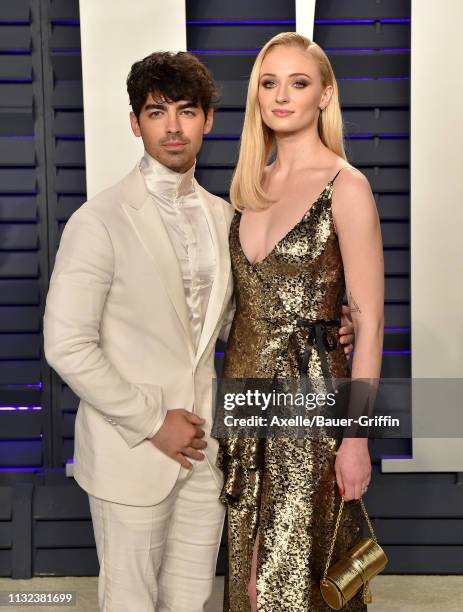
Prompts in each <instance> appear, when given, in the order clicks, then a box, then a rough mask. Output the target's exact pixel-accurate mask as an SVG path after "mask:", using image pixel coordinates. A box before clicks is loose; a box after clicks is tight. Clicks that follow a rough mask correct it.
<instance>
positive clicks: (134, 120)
mask: <svg viewBox="0 0 463 612" xmlns="http://www.w3.org/2000/svg"><path fill="white" fill-rule="evenodd" d="M130 127H131V128H132V132H133V133H134V134H135V136H138V137H140V136H141V130H140V124H139V123H138V119H137V115H136V114H135V113H134V112H133V111H131V113H130Z"/></svg>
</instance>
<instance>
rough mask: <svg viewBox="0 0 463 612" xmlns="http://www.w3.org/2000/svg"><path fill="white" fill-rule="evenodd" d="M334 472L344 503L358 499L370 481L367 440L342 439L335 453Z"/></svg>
mask: <svg viewBox="0 0 463 612" xmlns="http://www.w3.org/2000/svg"><path fill="white" fill-rule="evenodd" d="M334 470H335V472H336V482H337V483H338V487H339V489H340V491H339V492H340V494H341V495H342V496H343V498H344V501H350V500H351V499H360V497H362V495H363V493H364V492H365V487H368V484H369V482H370V479H371V460H370V453H369V452H368V438H344V439H343V441H342V442H341V444H340V446H339V449H338V451H337V452H336V461H335V464H334Z"/></svg>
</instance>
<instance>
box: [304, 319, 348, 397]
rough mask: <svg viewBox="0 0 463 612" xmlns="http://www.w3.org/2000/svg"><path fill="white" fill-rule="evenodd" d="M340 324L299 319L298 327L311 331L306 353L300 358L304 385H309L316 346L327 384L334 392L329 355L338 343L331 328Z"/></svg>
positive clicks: (336, 320)
mask: <svg viewBox="0 0 463 612" xmlns="http://www.w3.org/2000/svg"><path fill="white" fill-rule="evenodd" d="M340 324H341V323H340V321H339V320H338V319H330V320H326V319H317V320H316V321H311V320H310V319H302V318H299V319H298V320H297V327H302V328H306V329H308V330H309V333H308V335H307V340H306V344H305V348H304V352H303V353H302V355H300V356H299V376H300V378H301V382H302V384H306V383H307V370H308V368H309V361H310V355H311V354H312V349H313V347H314V346H316V347H317V349H318V354H319V356H320V362H321V368H322V373H323V378H324V379H325V384H326V386H327V388H328V390H329V391H330V392H333V391H334V389H333V384H332V381H331V373H330V368H329V365H328V356H327V353H329V352H330V351H333V350H334V349H335V348H336V347H337V344H338V343H337V338H335V337H333V335H331V334H330V332H329V328H330V327H335V328H338V327H339V326H340ZM296 329H297V328H296ZM295 332H296V330H294V332H293V334H294V333H295Z"/></svg>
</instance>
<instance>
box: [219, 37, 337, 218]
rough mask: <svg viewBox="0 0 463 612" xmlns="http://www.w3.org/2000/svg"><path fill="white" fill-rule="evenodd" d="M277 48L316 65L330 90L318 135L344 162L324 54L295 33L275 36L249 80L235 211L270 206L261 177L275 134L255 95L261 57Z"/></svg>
mask: <svg viewBox="0 0 463 612" xmlns="http://www.w3.org/2000/svg"><path fill="white" fill-rule="evenodd" d="M279 45H294V46H297V47H300V48H301V49H304V50H305V51H308V52H309V53H310V55H311V56H312V57H313V58H314V59H315V60H316V61H317V63H318V66H319V69H320V74H321V78H322V84H323V87H327V86H328V85H331V86H332V87H333V94H332V96H331V100H330V102H329V104H328V105H327V106H326V108H325V109H324V110H323V112H321V113H320V116H319V119H318V134H319V136H320V139H321V141H322V142H323V144H324V145H325V146H326V147H328V149H330V150H331V151H333V153H336V154H337V155H339V156H340V157H342V158H344V159H346V153H345V151H344V143H343V124H342V115H341V107H340V103H339V93H338V86H337V83H336V78H335V76H334V72H333V69H332V67H331V64H330V61H329V59H328V57H327V55H326V53H325V52H324V51H323V49H322V48H321V47H320V46H319V45H317V43H314V42H312V41H311V40H309V39H308V38H306V37H305V36H302V35H301V34H297V33H296V32H282V33H281V34H277V36H274V37H273V38H272V39H270V40H269V41H268V43H267V44H266V45H264V47H262V49H261V50H260V52H259V54H258V56H257V57H256V60H255V62H254V66H253V68H252V72H251V76H250V79H249V86H248V95H247V99H246V114H245V117H244V126H243V133H242V135H241V144H240V155H239V159H238V164H237V166H236V170H235V173H234V175H233V180H232V184H231V188H230V197H231V201H232V204H233V206H234V207H235V208H236V209H237V210H244V209H245V208H249V209H252V210H261V209H264V208H268V206H270V204H271V203H272V201H271V199H270V198H269V197H268V195H267V194H266V192H265V191H264V190H263V188H262V178H263V173H264V168H265V166H266V165H267V163H268V161H269V158H270V156H271V154H272V151H273V148H274V144H275V135H274V132H273V130H271V129H270V128H268V127H267V126H266V125H265V123H264V122H263V121H262V115H261V112H260V106H259V100H258V92H259V75H260V70H261V66H262V62H263V60H264V57H265V56H266V55H267V53H268V52H269V51H270V49H272V48H273V47H276V46H279Z"/></svg>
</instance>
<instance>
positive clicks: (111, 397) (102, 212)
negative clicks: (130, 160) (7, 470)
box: [44, 166, 233, 506]
mask: <svg viewBox="0 0 463 612" xmlns="http://www.w3.org/2000/svg"><path fill="white" fill-rule="evenodd" d="M195 189H197V190H200V195H201V197H200V201H201V203H202V205H203V208H204V212H205V214H206V217H207V220H208V223H209V227H210V230H211V235H212V239H213V243H214V249H215V255H216V261H217V270H216V276H215V281H214V284H213V287H212V291H211V295H210V299H209V304H208V309H207V312H206V317H205V321H204V325H203V330H202V334H201V337H200V340H199V346H198V350H197V351H196V352H195V350H194V348H193V341H192V337H191V331H190V323H189V319H188V312H187V306H186V301H185V294H184V288H183V281H182V277H181V272H180V268H179V264H178V260H177V258H176V255H175V252H174V249H173V247H172V243H171V242H170V239H169V237H168V234H167V232H166V229H165V226H164V224H163V222H162V219H161V217H160V215H159V212H158V210H157V208H156V206H155V204H154V202H153V200H152V198H151V196H150V194H149V193H148V191H147V189H146V186H145V182H144V179H143V177H142V175H141V173H140V170H139V169H138V166H137V167H135V169H134V170H133V171H132V172H131V173H130V174H129V175H128V176H127V177H126V178H124V179H123V180H122V181H121V182H120V183H118V184H116V185H115V186H113V187H111V188H110V189H107V190H106V191H104V192H102V193H101V194H99V195H97V196H96V197H95V198H93V199H91V200H89V201H88V202H86V203H85V204H83V205H82V206H81V207H80V208H79V209H78V210H77V211H76V212H75V213H74V214H73V215H72V216H71V218H70V219H69V221H68V223H67V224H66V227H65V228H64V231H63V234H62V237H61V242H60V246H59V250H58V252H57V255H56V261H55V267H54V270H53V274H52V277H51V280H50V288H49V292H48V295H47V300H46V308H45V315H44V349H45V357H46V359H47V361H48V363H49V364H50V365H51V367H53V369H54V370H56V372H57V373H58V374H59V375H60V376H61V378H62V379H63V380H64V381H65V382H66V383H67V384H68V385H69V387H70V388H71V389H72V390H73V391H74V392H75V393H76V394H77V395H78V397H79V398H80V403H79V408H78V412H77V417H76V423H75V451H74V477H75V479H76V480H77V482H78V483H79V484H80V485H81V487H82V488H83V489H85V490H86V491H87V492H88V493H90V494H91V495H94V496H97V497H100V498H102V499H106V500H110V501H114V502H118V503H123V504H128V505H141V506H145V505H146V506H147V505H152V504H156V503H158V502H160V501H161V500H162V499H164V498H165V497H166V496H167V495H168V494H169V492H170V491H171V489H172V487H173V486H174V484H175V481H176V478H177V475H178V472H179V469H180V464H179V463H177V462H176V461H174V460H173V459H170V458H169V457H167V456H166V455H165V454H164V453H162V452H161V451H160V450H158V449H157V448H156V447H155V446H154V445H153V444H152V442H150V441H149V440H147V439H146V437H147V436H148V435H149V433H150V432H152V431H153V430H154V428H155V427H156V426H159V425H160V424H161V422H162V420H163V419H164V416H165V414H166V410H169V409H174V408H185V409H186V410H191V411H194V412H195V413H197V414H198V415H199V416H201V417H203V418H205V419H206V424H205V426H204V429H205V430H206V437H205V440H206V441H207V443H208V447H207V449H206V460H207V461H208V462H209V464H210V467H211V470H212V473H213V474H214V477H215V479H216V481H217V487H218V489H219V488H220V486H221V484H222V478H221V473H220V472H219V470H218V469H217V468H216V467H215V458H216V454H217V442H216V440H215V439H213V438H211V437H210V435H209V433H210V429H211V425H212V419H213V411H212V381H213V378H214V376H215V373H214V349H215V343H216V340H217V337H218V335H219V332H220V331H221V329H222V326H223V325H224V324H226V323H227V320H228V322H229V321H230V319H231V317H232V312H233V309H232V306H231V303H230V300H231V295H232V278H231V274H230V257H229V249H228V230H229V225H230V221H231V218H232V216H233V209H232V207H231V206H230V205H229V204H228V203H227V202H225V201H224V200H222V199H220V198H218V197H216V196H214V195H212V194H210V193H208V192H207V191H205V190H204V189H203V188H202V187H201V186H200V185H199V184H198V183H197V182H196V181H195Z"/></svg>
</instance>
